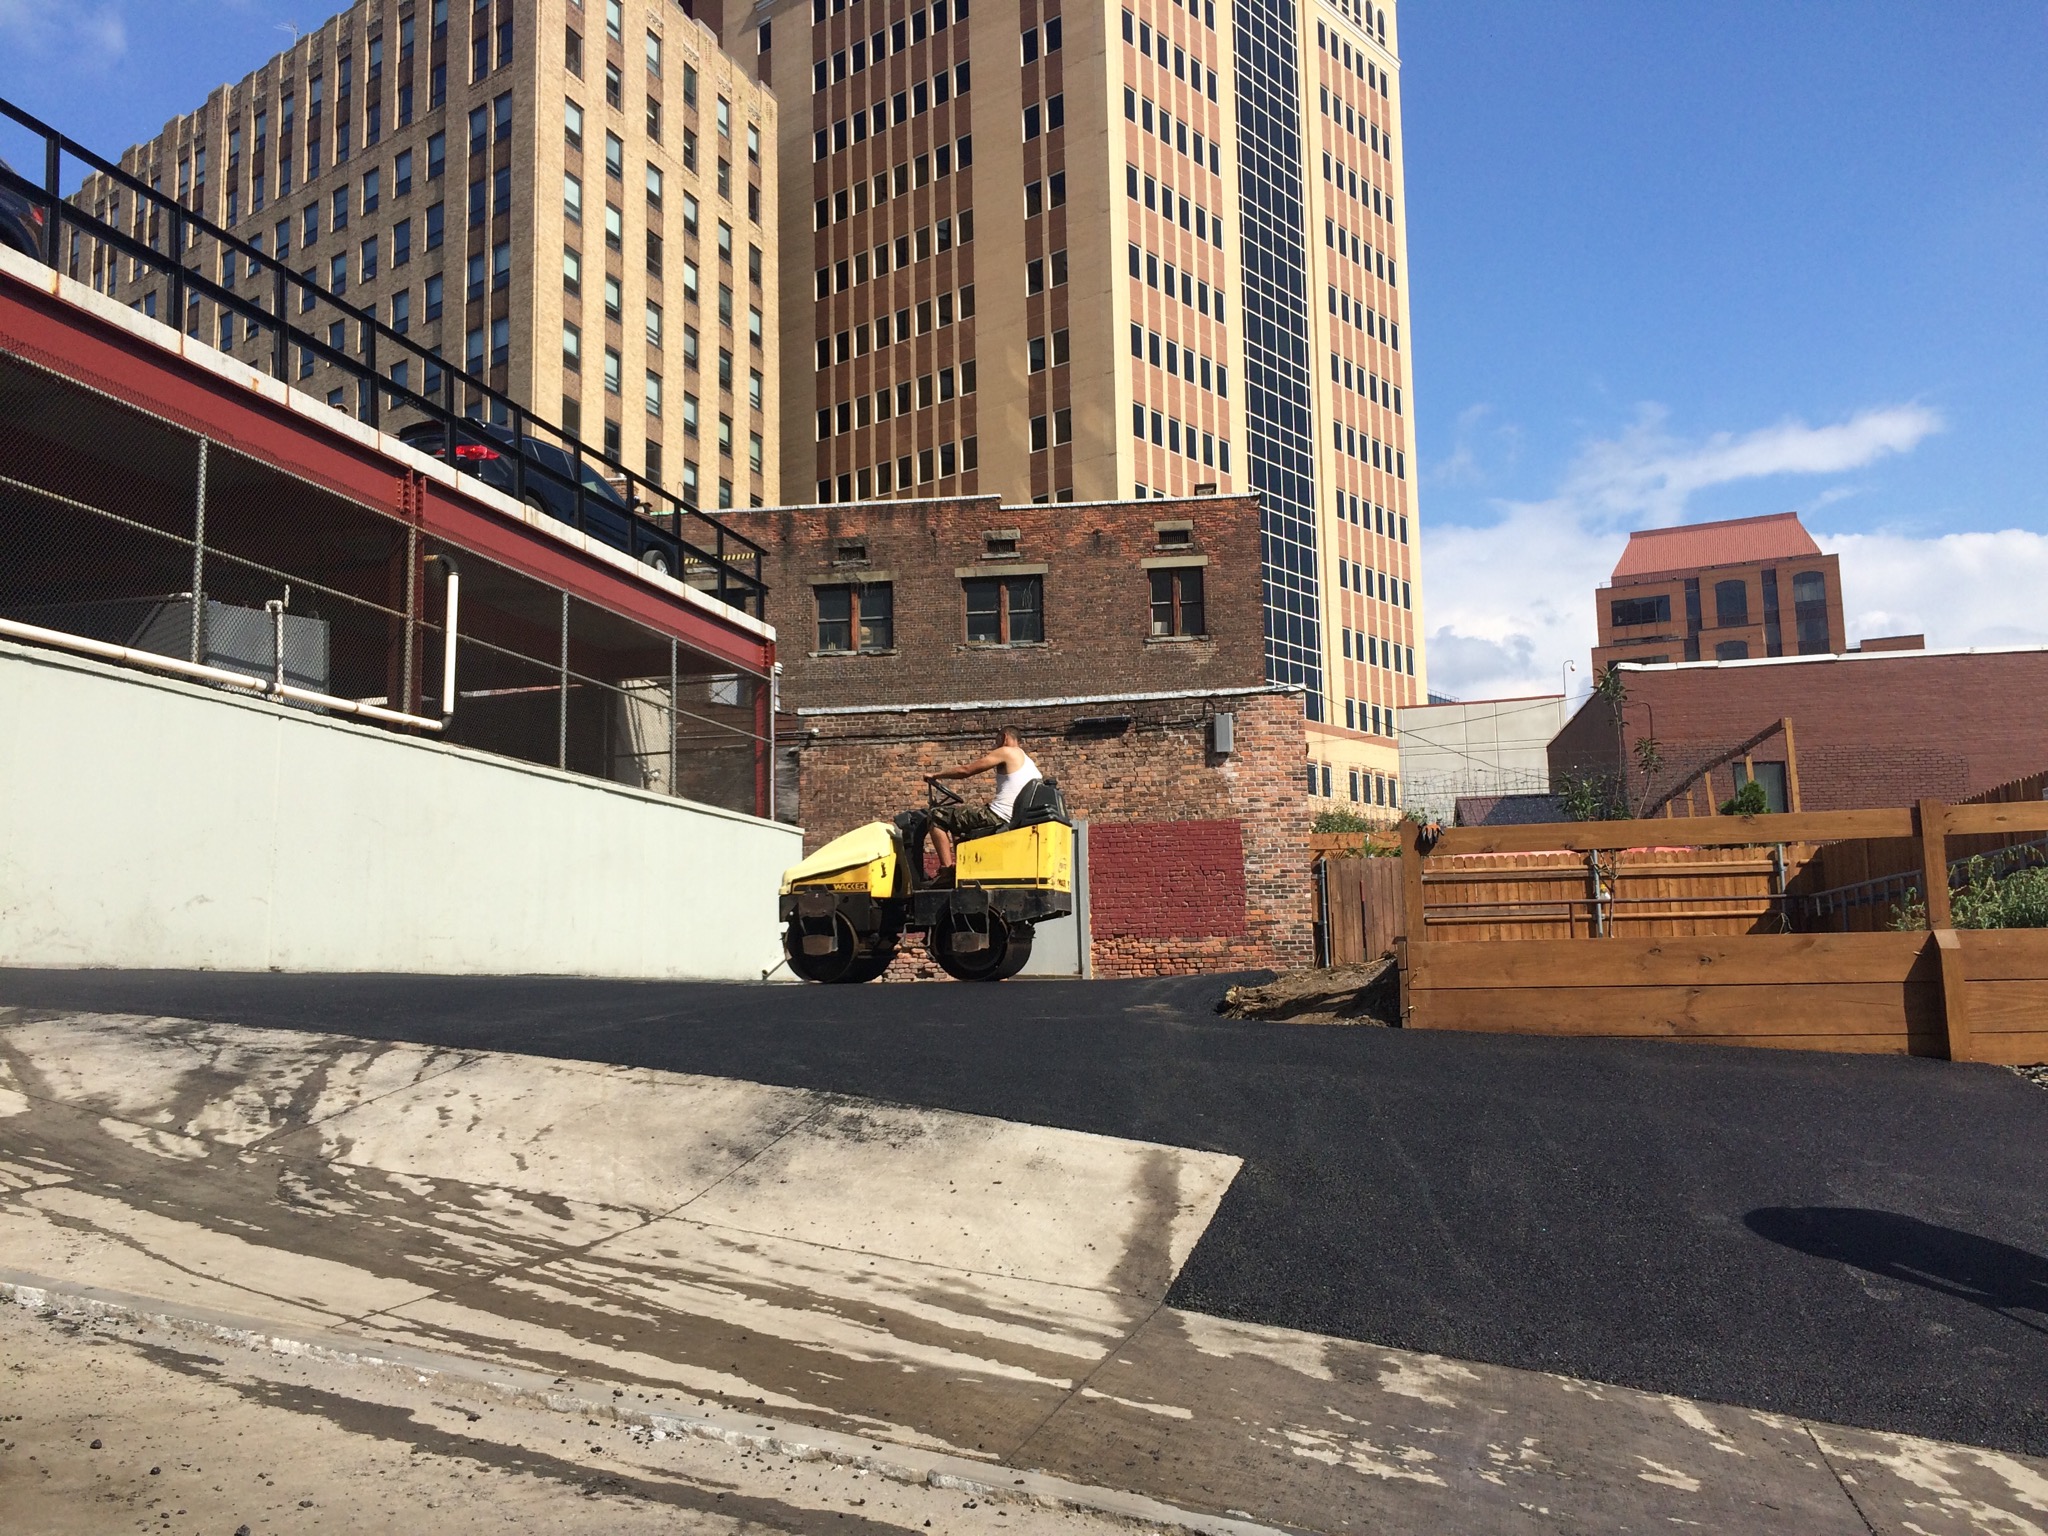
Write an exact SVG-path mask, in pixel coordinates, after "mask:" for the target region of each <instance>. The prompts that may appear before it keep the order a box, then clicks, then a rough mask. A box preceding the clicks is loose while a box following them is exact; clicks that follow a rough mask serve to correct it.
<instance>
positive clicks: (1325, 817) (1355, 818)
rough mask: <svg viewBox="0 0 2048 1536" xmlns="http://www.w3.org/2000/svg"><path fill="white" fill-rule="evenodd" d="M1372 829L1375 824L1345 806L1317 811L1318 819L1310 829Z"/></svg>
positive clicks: (1356, 830)
mask: <svg viewBox="0 0 2048 1536" xmlns="http://www.w3.org/2000/svg"><path fill="white" fill-rule="evenodd" d="M1372 829H1373V824H1372V823H1371V822H1370V821H1368V820H1367V819H1366V818H1365V817H1363V816H1361V815H1359V814H1358V812H1356V811H1351V810H1346V809H1345V808H1344V807H1343V806H1332V807H1331V808H1330V809H1329V810H1327V811H1318V812H1316V819H1315V821H1314V822H1313V823H1312V824H1311V826H1310V829H1309V830H1311V831H1313V832H1370V831H1371V830H1372Z"/></svg>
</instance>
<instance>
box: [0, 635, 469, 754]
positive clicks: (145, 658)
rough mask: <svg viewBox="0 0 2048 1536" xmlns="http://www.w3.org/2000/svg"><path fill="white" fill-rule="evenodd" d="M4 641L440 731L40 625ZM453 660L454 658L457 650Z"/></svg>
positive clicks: (369, 707) (419, 718)
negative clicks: (47, 648) (10, 640)
mask: <svg viewBox="0 0 2048 1536" xmlns="http://www.w3.org/2000/svg"><path fill="white" fill-rule="evenodd" d="M451 617H452V611H451ZM0 635H6V636H8V637H10V638H12V639H15V640H26V641H27V642H29V644H31V645H53V646H57V647H58V648H60V649H62V650H67V651H78V652H81V653H82V654H84V655H87V656H97V657H99V658H101V659H102V660H104V661H119V662H125V663H126V664H127V665H129V666H131V667H149V668H152V669H154V670H155V671H158V672H175V673H176V674H177V675H178V676H180V677H193V678H197V679H199V681H201V682H205V683H220V684H223V685H225V686H226V687H229V688H246V689H248V690H249V691H250V692H251V693H260V694H263V695H264V696H265V697H267V698H274V699H289V700H291V701H292V702H294V703H298V704H315V705H318V706H319V707H320V708H322V709H332V710H336V711H338V712H340V713H342V714H346V715H360V716H362V717H363V718H364V719H366V720H382V721H385V722H386V723H388V724H391V725H410V726H417V727H418V728H419V729H420V730H423V731H438V730H440V729H441V722H440V721H439V720H429V719H427V718H426V717H425V716H424V715H408V714H404V713H401V712H400V711H398V710H395V709H386V708H384V707H383V706H382V705H381V704H365V703H362V702H361V701H359V700H356V699H338V698H336V697H335V696H334V695H333V694H329V693H315V692H314V691H313V690H312V689H310V688H295V687H293V686H292V685H291V684H290V683H278V682H275V681H274V680H272V679H270V678H265V677H252V676H250V675H249V674H248V673H246V672H230V671H228V670H227V669H226V668H225V667H209V666H207V665H205V664H204V663H202V662H196V661H185V660H183V659H181V658H179V657H176V656H160V655H158V654H157V653H156V652H155V651H138V650H135V649H133V648H132V647H130V646H125V645H113V644H110V643H109V642H107V641H105V640H94V639H91V638H89V637H88V636H85V635H73V634H67V633H66V632H65V631H63V630H61V629H44V628H43V627H42V626H41V625H40V624H23V623H21V622H19V621H18V620H15V619H0ZM449 654H450V656H451V657H452V656H453V654H454V653H453V650H452V648H451V650H450V653H449ZM453 670H454V664H453V662H452V660H451V662H450V664H449V671H450V673H451V674H452V673H453Z"/></svg>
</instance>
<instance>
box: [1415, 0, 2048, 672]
mask: <svg viewBox="0 0 2048 1536" xmlns="http://www.w3.org/2000/svg"><path fill="white" fill-rule="evenodd" d="M1400 15H1401V51H1402V57H1403V74H1404V89H1405V94H1406V109H1405V118H1406V120H1405V123H1404V127H1405V131H1406V134H1407V171H1408V241H1409V272H1410V273H1411V292H1410V301H1411V303H1412V304H1413V306H1414V319H1413V327H1412V329H1413V335H1414V346H1415V369H1416V376H1415V387H1414V394H1415V406H1416V424H1415V430H1416V436H1417V458H1418V459H1419V460H1420V462H1421V464H1422V477H1421V485H1420V494H1421V500H1422V511H1423V518H1424V527H1425V529H1426V530H1427V533H1426V536H1425V541H1424V544H1423V560H1424V565H1425V571H1424V574H1425V577H1426V578H1427V588H1428V602H1429V615H1428V628H1429V631H1430V634H1431V646H1430V665H1431V674H1432V676H1431V686H1432V687H1433V688H1435V689H1437V690H1438V691H1443V692H1449V693H1453V694H1458V695H1461V696H1465V697H1479V696H1485V695H1486V694H1489V693H1499V692H1519V691H1525V690H1526V689H1529V688H1531V687H1535V688H1548V689H1553V690H1554V689H1555V688H1556V687H1557V686H1558V680H1559V676H1560V666H1561V663H1562V662H1563V661H1565V660H1566V659H1570V658H1575V659H1576V660H1577V662H1578V665H1579V675H1578V677H1577V679H1576V682H1577V684H1578V685H1579V686H1583V685H1584V682H1585V678H1584V672H1585V668H1586V659H1585V651H1586V647H1587V645H1588V644H1589V643H1590V638H1591V632H1592V604H1591V601H1590V587H1591V586H1592V585H1593V584H1594V583H1595V582H1597V581H1598V580H1599V579H1601V578H1602V577H1603V576H1604V575H1605V573H1606V572H1607V571H1608V570H1610V569H1611V568H1612V564H1613V560H1614V557H1615V555H1616V553H1617V552H1618V550H1619V548H1620V544H1621V542H1622V539H1623V536H1624V534H1625V531H1626V530H1627V529H1629V528H1635V527H1644V526H1649V525H1651V524H1654V523H1665V522H1676V521H1698V520H1704V519H1707V518H1713V517H1733V516H1746V515H1750V514H1755V513H1762V512H1778V511H1785V510H1790V509H1797V510H1799V511H1800V512H1801V513H1802V514H1803V515H1804V516H1805V518H1806V521H1807V525H1808V527H1809V528H1810V529H1812V531H1813V532H1814V534H1815V536H1816V537H1817V538H1819V539H1820V541H1821V543H1822V545H1823V546H1824V547H1826V548H1829V549H1834V550H1838V551H1839V552H1840V553H1841V554H1842V557H1843V577H1844V586H1845V589H1846V594H1847V599H1848V607H1849V610H1850V633H1851V638H1852V640H1853V639H1855V638H1859V637H1861V636H1862V635H1866V634H1880V633H1888V632H1895V631H1911V630H1922V631H1925V632H1926V633H1927V634H1928V635H1929V638H1930V640H1931V641H1932V642H1933V643H1935V644H1946V645H1970V644H1998V643H2013V642H2018V641H2048V601H2044V597H2048V541H2044V539H2043V532H2044V530H2048V6H2044V5H2042V4H2040V3H2038V0H2032V3H2010V4H2008V3H1999V0H1968V3H1966V4H1948V5H1931V4H1892V3H1881V0H1861V3H1855V4H1849V3H1836V4H1824V3H1805V4H1798V5H1788V4H1784V3H1782V0H1773V3H1767V4H1730V3H1716V4H1712V5H1704V4H1701V5H1680V4H1673V3H1668V0H1656V3H1647V4H1646V3H1643V0H1630V3H1597V4H1596V3H1550V4H1545V5H1543V6H1540V7H1528V6H1515V7H1510V6H1506V5H1499V4H1466V5H1451V4H1445V3H1442V0H1410V3H1409V4H1407V5H1406V6H1404V7H1402V9H1401V12H1400Z"/></svg>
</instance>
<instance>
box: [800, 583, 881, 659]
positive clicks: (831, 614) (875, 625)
mask: <svg viewBox="0 0 2048 1536" xmlns="http://www.w3.org/2000/svg"><path fill="white" fill-rule="evenodd" d="M814 590H815V591H816V593H817V596H818V649H819V650H820V651H829V652H836V653H841V654H847V653H851V652H854V651H890V650H894V649H895V648H896V589H895V587H894V586H893V585H892V584H890V583H889V582H886V581H868V582H851V583H848V584H847V585H845V586H841V587H817V588H815V589H814Z"/></svg>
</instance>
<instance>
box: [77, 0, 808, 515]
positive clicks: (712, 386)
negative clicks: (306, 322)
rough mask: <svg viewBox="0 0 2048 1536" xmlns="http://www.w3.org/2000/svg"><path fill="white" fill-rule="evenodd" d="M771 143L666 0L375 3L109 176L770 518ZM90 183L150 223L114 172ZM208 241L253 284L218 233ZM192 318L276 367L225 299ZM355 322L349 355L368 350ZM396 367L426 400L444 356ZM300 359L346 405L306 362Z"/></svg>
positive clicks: (94, 272)
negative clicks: (763, 507)
mask: <svg viewBox="0 0 2048 1536" xmlns="http://www.w3.org/2000/svg"><path fill="white" fill-rule="evenodd" d="M777 132H778V129H777V123H776V113H775V102H774V99H773V98H772V97H771V96H770V95H769V94H768V92H767V91H766V90H765V89H763V88H762V87H761V86H760V85H759V84H758V83H756V82H755V81H753V80H752V79H750V78H749V76H748V74H747V72H746V71H745V70H744V69H743V68H741V67H739V66H738V65H736V64H735V63H734V62H733V61H732V60H730V59H728V58H727V57H726V56H725V55H724V54H723V53H722V52H721V51H720V50H719V47H718V42H717V39H716V37H715V36H714V35H713V34H712V33H711V32H710V31H709V30H708V29H707V28H705V27H704V26H703V25H702V24H701V23H699V22H697V21H695V20H693V19H692V18H691V17H690V16H689V15H687V14H686V13H685V12H684V11H683V10H682V9H681V8H680V7H679V6H677V5H676V4H675V0H481V3H475V0H360V3H359V4H357V5H354V6H352V7H350V8H349V9H348V10H346V11H343V12H342V13H341V14H340V15H338V16H334V17H331V18H330V19H329V20H327V21H326V22H325V23H323V24H322V25H320V26H319V27H317V28H315V29H314V30H312V31H310V32H308V33H306V34H305V35H304V36H303V37H301V38H299V39H298V41H297V42H295V43H294V44H293V45H292V46H291V47H290V48H288V49H286V50H285V51H284V52H282V53H280V54H279V55H278V56H277V57H276V58H274V59H272V60H270V62H269V63H267V64H265V65H263V66H262V67H261V68H260V69H258V70H256V71H255V72H254V73H252V74H250V75H248V76H247V77H246V78H244V79H243V80H241V81H240V82H239V83H237V84H234V85H228V86H222V87H221V88H220V89H218V90H216V91H214V92H213V94H212V95H211V96H209V97H208V98H207V101H206V104H205V105H204V106H203V107H201V108H199V110H197V111H195V112H192V113H190V114H188V115H187V116H184V117H180V118H177V119H175V120H174V121H172V122H171V123H169V124H168V125H166V127H165V129H164V131H163V132H162V133H161V134H160V135H158V137H156V138H155V139H152V140H150V141H149V142H147V143H144V144H139V145H136V146H135V147H133V148H131V149H129V150H128V151H127V152H126V153H125V154H123V155H122V156H121V162H120V163H121V166H122V168H123V169H124V170H127V171H129V172H130V173H131V174H134V175H137V176H140V177H143V178H145V179H147V180H148V181H149V182H150V183H151V184H152V185H153V186H155V187H156V188H157V189H159V190H161V191H165V192H169V191H172V190H173V189H174V188H175V190H176V194H177V196H178V198H179V200H180V201H181V202H183V203H184V204H185V205H186V206H187V207H189V208H191V209H193V210H194V211H195V212H197V213H200V214H202V215H203V216H205V217H206V218H208V219H211V220H213V221H214V222H216V223H218V224H221V225H223V226H224V227H226V228H227V229H228V231H229V232H230V233H231V234H234V235H236V236H238V237H240V238H241V239H243V240H246V241H248V242H249V243H250V244H251V245H254V246H257V247H259V248H260V249H261V250H262V251H263V252H264V253H265V254H266V255H271V256H281V257H283V258H285V259H286V260H288V261H289V262H290V263H291V264H292V267H293V269H294V270H295V271H298V272H300V273H303V274H304V275H305V276H307V277H309V278H311V279H313V280H314V281H316V282H318V283H320V284H322V285H323V286H325V287H328V288H329V289H331V290H332V291H334V292H336V293H338V294H340V295H342V296H343V297H345V298H346V299H347V300H348V301H349V302H350V303H353V304H355V305H357V306H358V307H360V308H363V309H366V310H373V311H374V313H375V314H376V315H377V317H378V318H379V319H381V320H384V321H386V322H387V323H389V324H390V325H391V326H392V327H393V328H394V329H396V330H400V331H403V332H404V333H406V334H407V335H408V336H410V337H413V338H415V339H417V340H419V341H421V342H422V343H423V344H425V345H427V346H429V347H432V348H435V349H437V350H438V353H439V355H440V356H443V357H446V358H447V359H449V360H450V361H452V362H455V363H458V364H460V365H462V366H464V367H465V368H467V369H468V370H469V371H470V372H472V373H474V374H476V375H477V376H479V377H482V378H484V379H486V380H487V381H488V382H489V383H490V384H491V385H492V386H493V387H494V388H496V389H498V390H501V391H503V392H504V393H506V394H507V395H509V396H511V397H512V398H513V399H515V400H518V401H521V402H524V403H525V404H526V405H527V406H528V407H529V408H530V409H531V410H533V411H534V412H535V413H536V414H537V415H538V416H540V417H541V418H542V419H543V420H553V421H556V422H559V423H560V424H561V425H562V426H563V427H565V428H566V429H568V431H570V432H571V433H574V434H578V435H580V437H581V438H582V440H583V441H584V442H586V443H588V444H590V445H591V446H593V447H599V448H602V449H603V450H605V451H606V452H608V453H610V454H611V455H612V456H613V457H615V458H617V459H618V460H619V461H620V462H621V463H622V464H624V465H626V466H627V467H628V468H631V469H633V470H636V471H643V470H644V472H645V473H647V474H648V475H649V477H650V478H652V479H655V480H658V481H660V482H661V483H662V484H663V485H665V486H666V487H667V489H668V490H669V491H670V492H672V493H674V494H675V495H678V496H680V497H681V498H682V500H683V501H685V502H686V503H689V504H692V505H700V506H704V507H712V506H733V505H737V506H746V505H756V506H758V505H760V504H761V503H762V502H763V501H764V500H765V499H767V498H769V497H772V496H773V495H774V494H775V490H776V487H777V485H778V483H779V470H778V465H777V461H776V438H777V434H776V431H775V426H774V424H775V412H774V409H773V406H774V401H775V399H776V392H777V388H778V383H777V378H776V373H777V368H778V359H777V353H776V348H775V334H776V325H775V315H776V295H777V284H778V267H777V259H776V253H777V242H776V241H775V239H774V238H773V227H774V226H773V222H772V221H773V219H774V217H775V207H776V194H775V168H776V158H775V156H774V154H773V153H772V152H771V151H772V146H773V144H774V143H775V139H776V135H777ZM78 196H79V200H80V201H81V203H83V204H85V205H86V206H88V207H90V208H92V209H93V211H95V212H96V213H99V214H100V215H101V216H102V217H111V218H112V219H113V220H114V221H115V222H121V223H126V224H128V225H131V226H132V225H133V224H134V223H135V213H136V210H135V209H134V206H133V199H127V200H126V202H127V206H126V207H124V206H123V199H122V198H121V197H120V194H119V192H118V189H117V188H115V187H113V186H111V185H109V183H108V181H107V179H106V178H104V177H94V178H92V179H90V180H89V181H88V182H87V183H86V185H85V187H84V189H83V190H82V191H81V192H80V193H79V195H78ZM140 233H141V234H142V235H143V237H144V238H148V239H151V240H153V241H155V242H157V243H158V246H159V248H160V249H161V248H163V244H162V242H163V241H164V239H165V238H166V234H167V232H166V231H164V230H163V229H162V228H160V227H152V228H147V229H144V230H141V231H140ZM192 250H193V255H192V260H193V264H194V266H195V268H196V269H199V270H203V271H205V272H207V273H208V275H209V276H213V277H224V278H225V279H226V280H227V281H229V282H231V283H232V282H235V281H237V280H238V279H239V280H240V281H241V282H242V283H245V284H247V283H249V282H250V281H251V279H250V277H249V275H248V273H247V272H246V270H244V269H243V268H242V265H241V263H239V262H237V261H234V260H231V259H227V258H228V257H231V256H232V252H229V253H227V255H226V257H224V254H223V252H222V251H221V250H220V249H219V248H218V243H217V242H215V241H211V240H202V241H199V242H198V243H197V244H196V245H195V246H193V248H192ZM73 261H74V263H77V264H79V265H80V266H81V270H78V271H75V272H74V273H73V275H74V276H77V277H80V278H82V279H85V280H87V281H90V282H92V283H93V285H94V286H95V287H97V288H99V289H100V290H101V291H102V292H106V293H109V294H112V295H113V296H114V297H115V298H117V299H119V300H121V301H122V302H124V303H129V304H132V305H133V306H134V307H136V308H138V309H142V310H144V311H145V312H147V313H150V314H158V306H159V305H160V304H165V303H167V302H168V300H167V297H166V295H165V293H164V286H165V285H164V279H163V278H162V276H161V274H156V273H151V272H149V271H147V270H144V271H143V272H141V274H140V275H139V276H138V275H137V273H136V271H135V270H134V265H133V264H132V263H131V262H129V261H126V260H120V259H116V258H114V257H113V256H112V255H111V254H110V253H107V252H103V251H74V253H73ZM158 318H160V319H163V320H165V321H167V322H169V323H173V324H176V323H179V322H178V320H177V319H176V317H173V316H171V315H170V314H169V313H167V312H166V313H163V314H160V315H158ZM183 324H184V328H185V329H186V330H187V331H189V332H191V333H192V334H194V335H196V336H199V337H201V338H202V339H203V340H205V341H207V342H209V343H213V344H215V345H218V346H220V347H222V348H223V349H225V350H228V351H231V352H234V353H236V354H238V355H240V356H242V357H244V358H246V359H247V360H249V361H251V362H255V363H258V364H265V363H267V361H268V360H269V358H270V350H269V348H270V338H269V337H268V336H265V335H254V336H252V335H250V334H249V332H248V330H247V328H246V326H244V325H243V324H241V323H240V322H239V318H238V317H237V316H235V315H233V314H232V313H223V312H217V306H215V305H214V304H212V303H210V302H201V303H195V304H194V305H193V306H192V307H191V308H190V309H189V310H188V312H187V314H186V316H185V317H184V320H183ZM348 329H349V328H347V327H345V326H344V328H343V330H342V331H340V332H338V333H337V334H336V335H335V337H334V341H335V344H336V345H338V346H341V347H344V348H346V349H347V350H350V351H352V352H356V354H357V355H360V351H359V350H358V349H359V347H360V340H359V338H358V337H355V336H351V335H348V334H347V330H348ZM386 355H387V356H388V353H387V354H386ZM391 366H395V367H398V368H402V369H404V370H406V374H405V376H402V377H400V379H399V382H401V383H404V384H406V385H407V386H408V387H410V388H412V389H415V390H421V391H422V392H424V393H429V394H433V393H436V392H437V391H438V389H439V386H440V380H439V379H438V378H437V377H436V376H435V375H437V374H438V372H439V370H438V369H437V368H435V367H434V366H433V365H431V364H426V363H421V362H418V361H417V360H409V361H406V362H401V363H398V364H395V365H391ZM416 367H417V368H419V369H420V372H419V373H414V372H413V370H414V369H415V368H416ZM287 371H288V374H289V376H290V378H291V380H292V382H294V383H295V384H297V385H299V386H300V387H302V388H305V389H307V390H310V391H312V392H314V393H316V394H319V395H321V396H323V397H325V398H327V399H328V400H330V401H331V402H332V403H333V404H335V405H337V406H340V407H343V408H346V409H354V408H356V405H357V400H356V390H355V387H354V384H353V382H352V381H350V380H348V379H347V378H346V376H345V375H343V374H342V373H341V371H340V370H338V369H334V368H331V367H329V366H327V365H326V364H324V363H322V362H321V361H320V360H319V358H318V357H317V356H313V355H305V354H302V355H301V356H300V357H298V358H295V359H292V360H290V364H289V367H288V370H287ZM384 371H385V372H386V373H387V374H389V373H390V372H391V367H390V366H387V367H385V368H384ZM469 404H470V402H468V401H463V400H460V399H459V398H458V405H459V406H461V407H466V406H468V405H469ZM387 424H395V423H387Z"/></svg>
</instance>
